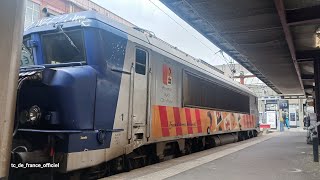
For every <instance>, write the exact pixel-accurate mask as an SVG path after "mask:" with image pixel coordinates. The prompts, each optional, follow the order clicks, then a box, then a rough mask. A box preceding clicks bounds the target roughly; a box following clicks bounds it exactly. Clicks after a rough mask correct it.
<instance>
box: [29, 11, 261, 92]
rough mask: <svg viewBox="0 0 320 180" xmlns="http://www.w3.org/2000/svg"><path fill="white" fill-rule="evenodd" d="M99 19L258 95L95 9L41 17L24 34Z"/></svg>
mask: <svg viewBox="0 0 320 180" xmlns="http://www.w3.org/2000/svg"><path fill="white" fill-rule="evenodd" d="M97 21H98V22H102V23H105V24H107V25H110V26H112V27H114V28H116V29H118V30H120V31H123V32H125V33H127V34H129V35H131V36H134V37H136V38H138V39H140V40H142V41H145V42H146V43H149V44H151V45H153V46H155V47H157V48H159V49H161V50H163V51H166V52H168V53H170V54H171V55H173V56H176V57H178V58H179V59H180V60H182V61H185V62H187V63H190V64H193V65H195V66H197V67H199V68H200V69H202V70H204V71H207V72H209V73H210V74H211V75H212V76H214V77H216V78H217V79H218V80H220V81H223V82H225V83H227V84H229V85H231V86H233V87H235V88H237V89H239V90H242V91H245V92H247V93H249V94H251V95H253V96H256V95H255V94H254V93H253V92H252V91H251V90H250V89H249V88H248V87H246V86H244V85H242V84H240V83H238V82H235V81H233V80H232V79H231V78H229V77H227V76H225V75H223V74H222V73H221V72H219V71H220V70H219V69H217V68H216V67H214V66H212V65H210V64H208V63H207V62H205V61H203V60H201V59H197V58H194V57H192V56H191V55H189V54H187V53H185V52H183V51H181V50H179V49H178V48H177V47H174V46H172V45H170V44H169V43H167V42H165V41H163V40H161V39H159V38H157V37H156V36H155V35H154V34H153V33H152V32H150V31H148V30H144V29H142V28H139V27H129V26H126V25H124V24H121V23H118V22H116V21H114V20H112V19H111V18H108V17H107V16H105V15H101V14H99V13H97V12H95V11H82V12H77V13H71V14H63V15H59V16H53V17H48V18H44V19H41V20H39V21H37V22H35V23H33V24H32V25H31V26H29V27H27V28H26V31H25V32H24V35H27V34H31V33H36V32H42V31H48V30H55V29H56V27H55V25H56V24H63V27H64V28H68V27H75V26H82V27H98V28H99V25H98V23H97Z"/></svg>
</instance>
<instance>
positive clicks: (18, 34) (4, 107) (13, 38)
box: [0, 0, 25, 179]
mask: <svg viewBox="0 0 320 180" xmlns="http://www.w3.org/2000/svg"><path fill="white" fill-rule="evenodd" d="M24 11H25V0H23V1H21V0H10V1H8V0H7V1H1V6H0V22H1V26H0V39H1V41H0V114H1V115H0V128H1V130H0V179H6V178H7V177H8V172H9V163H10V157H11V145H12V129H13V124H14V122H13V119H14V112H15V104H16V103H15V100H16V87H17V82H18V68H19V64H20V58H21V55H20V53H21V44H22V34H23V32H22V31H23V22H24Z"/></svg>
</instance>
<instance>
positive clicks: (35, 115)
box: [29, 105, 41, 122]
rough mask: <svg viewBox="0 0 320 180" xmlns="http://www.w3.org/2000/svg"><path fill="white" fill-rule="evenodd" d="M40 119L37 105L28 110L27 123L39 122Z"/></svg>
mask: <svg viewBox="0 0 320 180" xmlns="http://www.w3.org/2000/svg"><path fill="white" fill-rule="evenodd" d="M40 117H41V110H40V108H39V107H38V106H37V105H34V106H32V107H31V108H30V109H29V121H30V122H35V121H37V120H39V119H40Z"/></svg>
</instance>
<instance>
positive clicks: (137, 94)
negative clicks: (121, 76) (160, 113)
mask: <svg viewBox="0 0 320 180" xmlns="http://www.w3.org/2000/svg"><path fill="white" fill-rule="evenodd" d="M134 63H135V64H134V72H133V74H134V75H133V88H132V90H133V92H132V118H131V120H132V124H131V128H132V138H133V140H142V139H143V138H144V137H145V134H146V132H147V123H146V122H147V117H148V99H149V98H148V89H149V88H148V74H149V73H148V66H149V54H148V52H147V51H145V50H143V49H141V48H136V49H135V62H134Z"/></svg>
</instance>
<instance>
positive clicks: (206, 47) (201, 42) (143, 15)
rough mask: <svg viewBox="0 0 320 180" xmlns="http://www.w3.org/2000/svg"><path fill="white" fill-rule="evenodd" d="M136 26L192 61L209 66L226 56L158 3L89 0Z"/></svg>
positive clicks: (228, 59)
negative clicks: (198, 59)
mask: <svg viewBox="0 0 320 180" xmlns="http://www.w3.org/2000/svg"><path fill="white" fill-rule="evenodd" d="M92 1H93V2H95V3H97V4H99V5H100V6H102V7H104V8H106V9H107V10H109V11H111V12H113V13H115V14H117V15H118V16H120V17H122V18H124V19H126V20H127V21H129V22H131V23H133V24H135V25H136V26H138V27H140V28H143V29H147V30H149V31H152V32H153V33H155V35H156V36H157V37H158V38H160V39H162V40H164V41H166V42H168V43H170V44H171V45H173V46H176V47H177V48H179V49H180V50H182V51H184V52H186V53H188V54H190V55H191V56H193V57H195V58H200V59H203V60H205V61H206V62H208V63H210V64H212V65H220V64H226V61H230V57H229V56H227V55H226V54H224V57H225V58H224V57H223V56H222V55H221V53H220V52H219V53H217V52H218V51H219V48H217V47H216V46H215V45H214V44H212V43H211V42H210V41H209V40H207V39H206V38H205V37H203V36H202V35H201V34H200V33H198V32H197V31H196V30H194V29H193V28H192V27H191V26H190V25H188V24H187V23H186V22H184V21H183V20H182V19H181V18H179V17H178V16H177V15H176V14H175V13H173V12H172V11H171V10H170V9H168V8H167V7H166V6H165V5H163V4H162V3H161V2H160V1H158V0H150V1H149V0H92Z"/></svg>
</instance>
